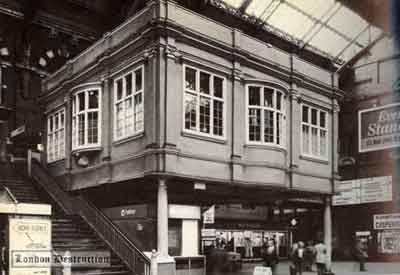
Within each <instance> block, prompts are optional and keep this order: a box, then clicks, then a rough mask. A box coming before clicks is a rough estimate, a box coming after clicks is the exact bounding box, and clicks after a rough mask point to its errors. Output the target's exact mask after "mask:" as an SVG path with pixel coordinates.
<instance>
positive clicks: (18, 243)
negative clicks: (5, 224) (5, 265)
mask: <svg viewBox="0 0 400 275" xmlns="http://www.w3.org/2000/svg"><path fill="white" fill-rule="evenodd" d="M9 238H10V242H9V243H10V245H9V259H10V267H9V274H10V275H39V274H40V275H50V269H51V262H49V263H48V265H47V264H43V262H42V261H41V259H51V255H50V253H51V252H50V250H51V221H50V220H49V219H40V218H19V217H16V218H11V217H10V218H9ZM22 255H23V256H22ZM29 255H30V256H29ZM28 256H29V257H28ZM27 260H28V261H29V265H27V264H26V262H25V263H24V262H23V261H27Z"/></svg>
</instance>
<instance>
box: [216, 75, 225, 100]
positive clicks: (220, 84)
mask: <svg viewBox="0 0 400 275" xmlns="http://www.w3.org/2000/svg"><path fill="white" fill-rule="evenodd" d="M223 83H224V80H223V79H222V78H220V77H216V76H214V96H216V97H219V98H222V97H223V94H222V93H223Z"/></svg>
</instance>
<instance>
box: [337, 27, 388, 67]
mask: <svg viewBox="0 0 400 275" xmlns="http://www.w3.org/2000/svg"><path fill="white" fill-rule="evenodd" d="M384 37H386V34H385V33H384V32H382V33H381V34H380V35H379V36H378V37H377V38H376V39H375V40H373V41H372V42H371V43H369V44H368V45H367V46H365V47H364V48H363V49H362V50H361V51H359V52H358V53H357V54H355V55H354V56H353V57H352V58H350V59H349V60H348V61H347V62H346V63H344V64H343V65H342V66H340V67H339V69H337V71H336V73H341V72H342V71H343V70H344V69H345V68H346V67H351V66H353V65H354V64H355V63H356V62H357V61H358V60H360V58H362V57H363V56H364V55H365V54H367V53H368V52H369V50H370V49H371V48H372V47H373V46H375V44H376V43H378V42H379V41H380V40H382V39H383V38H384Z"/></svg>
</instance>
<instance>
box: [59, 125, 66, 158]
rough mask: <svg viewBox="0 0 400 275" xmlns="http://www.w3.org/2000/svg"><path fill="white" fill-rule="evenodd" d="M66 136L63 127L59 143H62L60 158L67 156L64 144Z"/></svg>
mask: <svg viewBox="0 0 400 275" xmlns="http://www.w3.org/2000/svg"><path fill="white" fill-rule="evenodd" d="M64 138H65V136H64V129H61V130H60V140H59V143H60V144H59V145H60V150H59V152H60V155H59V158H63V157H64V156H65V145H64Z"/></svg>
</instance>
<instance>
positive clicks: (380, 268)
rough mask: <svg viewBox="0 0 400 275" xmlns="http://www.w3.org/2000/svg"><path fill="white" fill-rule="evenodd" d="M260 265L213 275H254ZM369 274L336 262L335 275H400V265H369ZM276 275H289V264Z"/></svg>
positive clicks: (309, 274) (307, 274)
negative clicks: (256, 267)
mask: <svg viewBox="0 0 400 275" xmlns="http://www.w3.org/2000/svg"><path fill="white" fill-rule="evenodd" d="M257 265H261V264H260V263H246V264H243V267H242V269H241V270H239V271H237V272H214V273H211V274H212V275H222V274H223V275H252V274H253V270H254V267H255V266H257ZM366 267H367V270H368V271H367V272H360V271H358V270H359V265H358V263H356V262H334V263H333V264H332V272H333V273H334V274H335V275H383V274H384V275H400V263H367V264H366ZM211 274H210V275H211ZM316 274H317V273H316V272H303V275H316ZM274 275H289V263H288V262H281V263H279V265H278V268H277V270H276V273H275V274H274Z"/></svg>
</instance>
